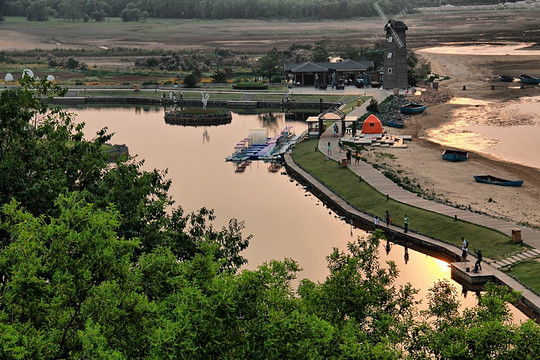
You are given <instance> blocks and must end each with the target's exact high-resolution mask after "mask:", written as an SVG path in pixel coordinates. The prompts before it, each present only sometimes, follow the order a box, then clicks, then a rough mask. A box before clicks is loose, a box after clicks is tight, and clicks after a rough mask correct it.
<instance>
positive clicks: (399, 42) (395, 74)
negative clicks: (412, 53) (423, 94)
mask: <svg viewBox="0 0 540 360" xmlns="http://www.w3.org/2000/svg"><path fill="white" fill-rule="evenodd" d="M373 6H374V7H375V10H376V11H377V13H378V14H379V16H380V17H381V19H383V20H384V21H385V25H384V30H385V31H386V41H385V42H384V44H385V46H384V48H385V49H384V74H383V78H384V81H383V88H384V89H407V88H408V87H409V84H408V78H407V47H406V35H405V31H406V30H407V29H408V27H407V25H405V24H404V23H403V22H402V21H398V20H392V19H388V17H387V16H386V14H385V13H384V11H383V10H382V8H381V6H380V5H379V3H375V4H373Z"/></svg>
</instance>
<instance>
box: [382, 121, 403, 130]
mask: <svg viewBox="0 0 540 360" xmlns="http://www.w3.org/2000/svg"><path fill="white" fill-rule="evenodd" d="M386 126H390V127H395V128H399V129H401V128H403V127H404V126H405V122H404V121H403V120H402V119H392V120H388V121H387V122H386Z"/></svg>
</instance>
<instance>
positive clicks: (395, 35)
mask: <svg viewBox="0 0 540 360" xmlns="http://www.w3.org/2000/svg"><path fill="white" fill-rule="evenodd" d="M373 6H374V7H375V11H377V14H379V16H380V17H381V19H383V20H384V22H385V23H386V24H387V25H389V26H388V27H389V28H390V31H391V32H392V35H394V39H396V43H397V44H398V46H399V47H400V48H402V47H403V46H405V45H404V44H403V41H401V38H400V37H399V35H398V33H397V32H396V30H395V29H394V27H393V26H392V25H391V24H388V17H387V16H386V14H385V13H384V11H383V9H382V8H381V6H380V5H379V3H375V4H373Z"/></svg>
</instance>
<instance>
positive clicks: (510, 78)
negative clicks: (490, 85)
mask: <svg viewBox="0 0 540 360" xmlns="http://www.w3.org/2000/svg"><path fill="white" fill-rule="evenodd" d="M499 80H501V81H502V82H512V81H514V77H513V76H509V75H499Z"/></svg>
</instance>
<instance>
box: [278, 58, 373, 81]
mask: <svg viewBox="0 0 540 360" xmlns="http://www.w3.org/2000/svg"><path fill="white" fill-rule="evenodd" d="M373 68H374V65H373V61H354V60H342V61H338V62H311V61H308V62H305V63H300V64H285V65H283V69H284V70H285V73H286V74H287V76H288V78H290V79H292V81H293V82H294V83H295V84H299V85H315V83H319V84H330V83H331V81H332V74H335V79H336V80H337V79H352V80H353V81H354V79H356V78H357V77H358V76H360V77H361V76H362V75H363V74H364V73H366V72H368V71H372V70H373Z"/></svg>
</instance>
